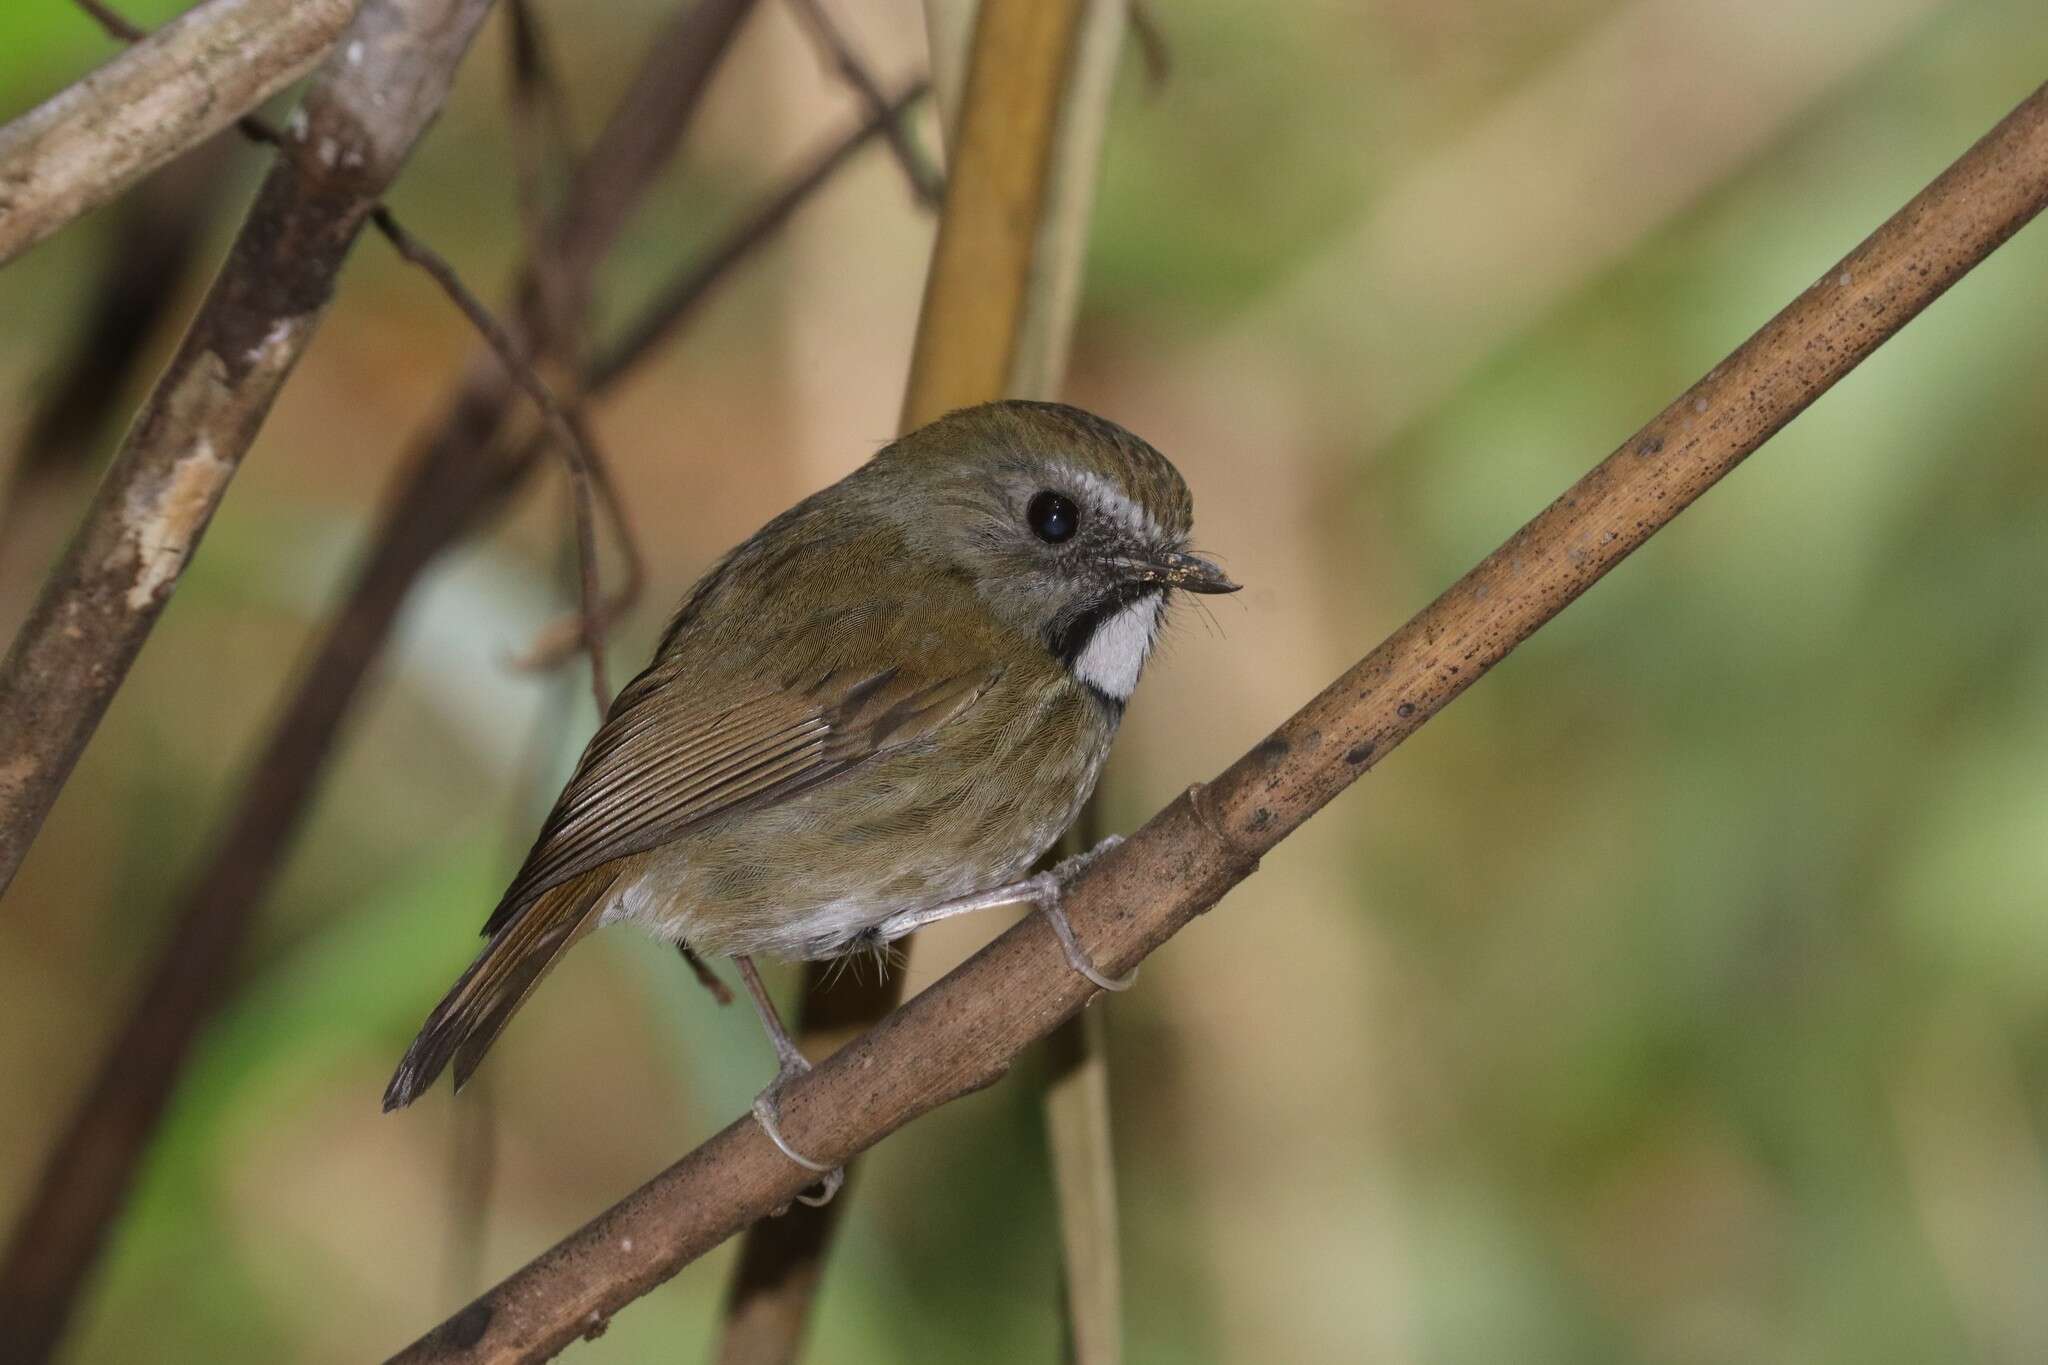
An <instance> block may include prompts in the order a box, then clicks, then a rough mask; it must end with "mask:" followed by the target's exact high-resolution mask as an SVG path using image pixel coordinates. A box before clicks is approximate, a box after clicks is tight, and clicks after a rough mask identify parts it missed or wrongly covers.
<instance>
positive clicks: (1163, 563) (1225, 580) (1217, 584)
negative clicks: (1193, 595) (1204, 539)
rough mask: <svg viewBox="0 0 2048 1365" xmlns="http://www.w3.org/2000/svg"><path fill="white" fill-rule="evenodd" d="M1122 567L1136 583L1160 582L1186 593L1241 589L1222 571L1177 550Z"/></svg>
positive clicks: (1205, 561)
mask: <svg viewBox="0 0 2048 1365" xmlns="http://www.w3.org/2000/svg"><path fill="white" fill-rule="evenodd" d="M1124 567H1125V568H1127V569H1128V570H1129V571H1130V574H1131V576H1132V577H1133V578H1135V579H1137V580H1138V581H1139V582H1140V583H1163V584H1165V585H1166V586H1167V587H1169V588H1180V589H1182V590H1183V591H1186V592H1201V593H1216V592H1236V591H1237V590H1238V588H1240V587H1241V586H1243V585H1242V584H1238V583H1233V582H1231V581H1230V579H1229V577H1228V576H1226V575H1225V574H1224V572H1223V570H1221V569H1219V568H1217V567H1216V566H1215V565H1214V564H1211V563H1210V562H1209V561H1208V560H1206V559H1203V558H1202V557H1201V556H1199V555H1189V554H1182V553H1180V552H1179V551H1178V550H1173V551H1169V552H1167V553H1164V554H1158V555H1154V556H1153V557H1152V558H1150V559H1148V560H1144V561H1142V562H1130V563H1127V564H1126V565H1125V566H1124Z"/></svg>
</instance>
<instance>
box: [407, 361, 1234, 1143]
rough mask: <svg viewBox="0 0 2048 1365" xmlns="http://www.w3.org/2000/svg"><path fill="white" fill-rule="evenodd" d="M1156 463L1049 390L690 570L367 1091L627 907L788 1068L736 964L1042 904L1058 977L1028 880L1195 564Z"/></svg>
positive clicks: (1092, 772) (463, 1050)
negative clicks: (472, 957) (524, 845)
mask: <svg viewBox="0 0 2048 1365" xmlns="http://www.w3.org/2000/svg"><path fill="white" fill-rule="evenodd" d="M1192 520H1193V504H1192V501H1191V499H1190V498H1189V496H1188V489H1187V485H1186V483H1185V482H1183V481H1182V479H1181V476H1180V474H1179V472H1178V471H1177V470H1175V469H1174V467H1173V466H1172V465H1171V464H1169V463H1168V462H1167V460H1166V457H1165V456H1163V455H1161V454H1160V453H1159V452H1158V451H1156V450H1154V449H1153V448H1152V447H1151V446H1149V445H1147V444H1146V443H1145V442H1144V441H1141V440H1139V439H1138V438H1137V437H1136V436H1133V435H1132V434H1131V433H1130V432H1128V431H1125V430H1124V429H1123V428H1122V427H1120V426H1117V425H1116V424H1115V423H1112V422H1108V421H1105V420H1104V419H1102V418H1100V417H1096V416H1093V415H1091V414H1089V413H1086V412H1083V411H1081V410H1080V409H1078V408H1073V407H1067V406H1064V405H1061V404H1057V403H1027V402H1005V403H991V404H987V405H985V406H982V407H976V408H968V409H965V410H963V411H959V412H955V413H952V414H951V415H949V416H947V417H943V418H941V419H940V420H938V421H936V422H933V423H932V424H931V425H929V426H926V427H923V428H921V429H920V430H918V431H915V432H913V433H911V434H910V435H908V436H905V437H903V438H902V439H901V440H898V441H896V442H895V443H894V444H892V445H890V446H888V447H887V448H886V449H884V450H883V451H882V452H881V453H880V454H878V455H876V456H875V457H874V458H873V459H872V460H870V461H868V462H867V463H866V464H865V465H863V466H861V467H860V468H859V469H857V470H855V471H854V472H853V473H852V474H850V475H848V476H847V477H846V478H844V479H842V480H840V481H839V482H838V483H836V484H834V485H832V486H831V487H829V488H826V489H824V490H823V491H821V492H818V493H815V494H813V495H812V496H810V497H809V498H806V499H805V500H804V501H802V502H800V503H798V504H797V505H796V506H795V507H793V508H791V509H790V510H789V511H787V512H784V513H783V514H782V515H781V516H779V517H777V518H776V519H775V520H773V521H771V522H770V523H768V525H767V526H765V527H763V528H762V529H761V530H760V531H758V532H756V533H755V534H754V536H753V537H752V538H751V539H749V540H748V541H746V543H744V544H742V545H741V546H740V547H739V548H738V549H736V550H734V551H733V552H732V553H731V554H729V555H727V556H726V557H725V559H724V560H723V561H722V562H721V563H719V564H718V566H717V567H716V568H714V569H712V570H711V572H710V573H709V574H707V575H705V577H704V579H703V580H702V581H701V582H699V583H698V584H697V586H696V587H695V588H694V589H692V590H691V592H690V594H689V596H688V597H687V598H686V599H685V600H684V602H683V606H682V609H681V610H680V611H679V612H678V613H677V614H676V617H675V620H674V622H673V623H672V624H671V625H670V626H669V628H668V631H667V633H666V634H665V635H663V637H662V639H661V644H660V646H659V647H658V648H657V649H656V650H655V654H654V661H653V663H651V664H650V665H649V666H648V668H647V670H646V671H645V672H643V673H642V674H640V676H639V677H637V678H635V679H634V680H633V682H632V683H631V684H630V685H629V686H627V688H626V689H625V690H624V691H623V692H621V693H620V694H619V697H618V700H617V701H615V702H614V703H613V704H612V707H611V710H610V712H609V714H607V715H606V717H605V720H604V723H603V725H602V726H600V727H599V729H598V731H597V733H596V735H595V736H593V737H592V739H591V741H590V745H589V747H588V748H586V749H585V750H584V753H583V757H582V760H581V761H580V762H579V763H578V764H577V767H576V771H575V774H574V776H572V777H571V778H570V779H569V784H568V786H567V787H566V788H565V789H564V790H563V792H562V795H561V797H560V798H559V799H558V800H557V801H556V802H555V807H554V810H553V811H552V812H551V813H550V814H549V815H548V818H547V822H546V823H545V825H543V826H542V828H541V832H540V836H539V838H538V839H536V840H535V842H534V845H533V851H532V852H531V853H529V854H528V855H527V857H526V862H525V865H524V866H522V867H521V868H520V870H519V875H518V876H517V877H515V878H514V879H513V881H512V885H511V887H510V888H509V889H508V890H507V891H506V892H505V895H504V899H502V900H501V901H499V902H498V908H497V909H496V910H495V911H494V912H493V913H492V915H491V917H490V919H489V921H488V922H487V923H486V924H485V925H484V933H485V935H487V936H488V938H489V940H490V941H489V943H488V944H487V945H486V946H485V947H484V950H483V951H482V953H480V954H479V955H478V956H477V958H476V961H475V962H473V963H472V964H471V965H470V967H469V970H467V971H466V972H464V973H463V974H462V977H461V979H460V980H459V981H457V982H456V983H455V986H454V988H453V989H452V990H450V991H449V992H448V995H447V997H446V998H445V999H443V1000H442V1001H441V1003H440V1004H439V1005H437V1006H435V1007H434V1011H433V1013H432V1014H431V1015H430V1016H428V1018H427V1022H426V1025H425V1027H423V1028H422V1029H421V1030H420V1034H419V1037H418V1038H417V1039H415V1040H414V1042H413V1044H412V1047H411V1048H410V1049H409V1050H408V1051H407V1052H406V1054H405V1058H404V1060H403V1061H401V1062H400V1063H399V1066H398V1072H397V1074H396V1075H394V1076H393V1077H392V1078H391V1085H390V1087H389V1088H388V1089H387V1090H386V1091H385V1094H384V1107H385V1108H386V1109H394V1108H397V1107H398V1106H400V1105H404V1104H409V1103H411V1102H412V1100H414V1099H415V1098H416V1097H418V1096H419V1094H420V1093H421V1092H422V1091H424V1090H425V1089H426V1088H427V1087H428V1086H429V1085H431V1084H432V1083H433V1081H434V1078H435V1077H436V1076H438V1075H439V1074H440V1073H441V1071H442V1069H443V1068H444V1067H446V1066H447V1065H448V1064H449V1062H450V1061H451V1060H452V1061H453V1062H454V1066H455V1084H456V1085H457V1086H458V1087H460V1086H461V1085H462V1083H463V1082H464V1081H465V1080H467V1079H468V1077H469V1075H470V1074H471V1073H472V1072H473V1071H474V1070H475V1069H476V1066H477V1063H478V1062H479V1061H481V1060H482V1058H483V1055H484V1052H485V1051H486V1050H487V1049H488V1048H489V1047H490V1045H491V1043H492V1041H493V1040H494V1039H496V1038H497V1036H498V1034H499V1032H500V1031H501V1030H502V1029H503V1028H504V1027H505V1023H506V1021H507V1020H508V1019H509V1018H510V1017H511V1016H512V1014H513V1012H514V1011H515V1010H517V1009H518V1008H519V1006H520V1004H521V1003H523V1002H524V1001H525V999H526V997H527V996H528V995H529V994H530V993H531V992H532V991H533V988H534V987H535V986H536V985H537V984H538V983H539V982H540V979H541V978H542V977H543V976H545V975H546V974H547V972H548V969H549V968H551V967H552V966H554V964H555V963H556V962H557V961H558V960H559V959H560V958H561V956H562V954H563V953H564V952H566V951H567V950H568V948H569V947H570V945H571V944H573V943H575V942H576V941H577V940H578V939H580V938H582V937H583V935H584V934H586V933H588V932H589V931H590V930H591V929H593V928H596V927H598V926H600V925H603V924H609V923H611V922H613V921H615V920H630V921H632V922H634V923H636V924H639V925H640V926H641V927H643V928H645V929H647V930H648V931H650V932H652V933H653V934H655V935H656V936H658V937H660V938H663V939H666V940H668V941H670V942H673V943H677V944H679V945H681V946H683V947H685V948H687V949H689V950H691V951H693V952H695V953H697V954H702V955H713V954H724V955H730V956H732V957H734V958H735V959H736V960H737V963H738V965H739V968H740V971H741V975H742V977H743V979H744V980H745V981H746V984H747V986H748V988H749V990H750V992H751V993H752V995H753V997H754V1000H755V1003H756V1006H757V1008H759V1009H760V1010H761V1014H762V1022H763V1024H764V1025H765V1026H766V1027H767V1029H768V1031H769V1035H770V1037H771V1039H772V1040H773V1041H774V1042H775V1045H776V1051H777V1053H778V1055H779V1057H780V1058H781V1060H782V1064H783V1065H782V1071H781V1072H780V1073H778V1077H777V1081H776V1084H775V1085H771V1086H770V1087H769V1089H768V1090H767V1091H764V1092H763V1098H762V1101H761V1102H759V1103H757V1105H756V1113H757V1114H758V1115H759V1116H760V1118H761V1122H762V1125H763V1127H765V1128H767V1129H768V1132H769V1135H770V1136H771V1137H773V1138H774V1139H775V1141H776V1143H777V1144H778V1145H779V1146H781V1147H782V1149H783V1151H784V1152H786V1153H788V1154H789V1155H790V1156H791V1157H792V1158H793V1159H795V1160H797V1161H799V1162H801V1163H802V1164H804V1165H806V1166H809V1167H811V1168H813V1169H818V1170H823V1169H824V1168H823V1167H821V1166H819V1165H818V1164H817V1163H815V1162H811V1161H809V1160H807V1159H806V1158H804V1157H802V1156H800V1155H799V1154H798V1153H796V1152H794V1151H792V1150H791V1149H790V1148H789V1146H788V1144H786V1143H784V1142H783V1141H782V1138H781V1135H780V1134H779V1133H778V1132H776V1130H775V1127H774V1110H773V1102H772V1101H773V1093H774V1090H775V1089H776V1086H777V1085H779V1084H780V1083H781V1081H782V1080H783V1079H784V1078H786V1076H787V1075H788V1074H789V1073H791V1072H795V1071H801V1070H802V1069H804V1063H803V1060H802V1057H801V1055H800V1054H798V1053H797V1051H796V1049H795V1047H794V1045H792V1044H791V1043H790V1042H789V1041H788V1038H787V1035H786V1034H785V1033H784V1032H783V1030H782V1026H781V1023H780V1021H779V1020H778V1019H777V1018H776V1015H775V1011H774V1007H773V1006H772V1004H770V1003H769V1001H768V998H767V996H766V994H765V992H764V991H763V990H762V989H761V986H760V978H759V976H758V974H757V973H756V972H755V971H754V968H753V963H752V961H751V957H752V955H754V954H757V953H765V954H768V955H770V956H772V957H778V958H784V959H812V958H822V957H829V956H833V955H836V954H840V953H845V952H848V951H850V950H855V949H860V948H867V947H875V946H879V945H881V944H885V943H887V942H889V941H890V940H892V939H894V938H897V937H900V936H901V935H903V934H906V933H908V932H909V931H910V930H911V929H913V928H915V927H917V926H918V925H921V924H925V923H929V922H931V921H932V920H935V919H940V918H943V917H946V916H948V915H952V914H958V913H961V912H963V911H966V910H973V909H980V908H983V907H985V906H992V905H999V904H1007V903H1011V902H1016V901H1022V900H1035V901H1037V902H1038V903H1039V904H1040V905H1041V906H1042V907H1043V908H1045V910H1046V911H1047V913H1048V914H1049V915H1051V916H1052V918H1053V923H1054V927H1055V929H1057V930H1060V931H1062V932H1061V933H1060V938H1061V942H1062V943H1063V945H1065V946H1066V948H1067V950H1068V955H1069V958H1070V959H1071V960H1073V962H1074V964H1075V966H1076V968H1077V969H1078V970H1081V971H1083V972H1085V973H1086V974H1088V975H1089V976H1090V978H1091V979H1093V980H1095V981H1097V982H1098V983H1100V984H1105V985H1109V984H1113V983H1109V982H1107V981H1105V980H1104V979H1103V978H1102V977H1101V976H1100V974H1099V973H1097V972H1096V971H1095V970H1094V968H1093V966H1092V964H1090V963H1089V961H1088V959H1087V957H1086V955H1085V954H1084V953H1082V952H1081V951H1080V949H1079V948H1078V947H1077V946H1076V945H1075V944H1074V941H1073V936H1072V931H1071V929H1070V928H1069V927H1068V926H1067V924H1066V921H1065V916H1064V914H1063V913H1062V912H1061V911H1060V910H1059V895H1058V887H1059V879H1057V878H1052V877H1045V876H1041V877H1038V878H1031V879H1028V880H1022V881H1020V880H1019V878H1020V877H1022V875H1023V874H1024V873H1025V872H1026V871H1027V869H1029V868H1030V867H1031V865H1032V864H1033V863H1034V862H1035V861H1037V860H1038V859H1039V858H1040V857H1041V856H1042V855H1043V854H1044V853H1045V852H1046V850H1047V849H1049V848H1050V847H1051V846H1052V844H1053V842H1054V841H1055V840H1056V839H1057V838H1058V837H1059V835H1060V833H1061V831H1063V830H1064V829H1066V827H1067V826H1068V824H1070V823H1071V822H1072V821H1073V819H1074V817H1075V815H1076V814H1078V813H1079V811H1080V809H1081V805H1082V803H1083V802H1084V801H1086V800H1087V799H1088V794H1089V793H1090V792H1091V791H1092V790H1093V789H1094V786H1095V779H1096V777H1097V775H1098V774H1099V773H1100V772H1101V771H1102V763H1103V760H1104V758H1105V757H1107V755H1108V753H1109V746H1110V741H1111V740H1112V739H1113V738H1114V737H1115V735H1116V730H1117V723H1118V722H1119V721H1120V720H1121V719H1122V717H1123V712H1124V704H1125V703H1126V702H1127V701H1128V700H1129V699H1130V695H1131V692H1132V690H1133V689H1134V688H1135V687H1136V686H1137V684H1138V674H1139V672H1140V671H1141V670H1142V669H1143V667H1144V664H1145V659H1146V656H1147V655H1148V654H1149V653H1150V652H1151V649H1152V644H1153V641H1154V640H1155V639H1156V638H1157V636H1158V633H1159V630H1160V625H1161V619H1162V614H1163V612H1164V609H1165V607H1166V604H1167V600H1168V598H1169V596H1170V594H1171V593H1172V592H1174V591H1175V590H1182V591H1187V592H1196V593H1220V592H1231V591H1234V590H1235V589H1236V587H1237V585H1236V584H1234V583H1232V582H1231V581H1230V580H1229V579H1228V578H1226V577H1224V575H1223V573H1222V572H1221V571H1220V570H1219V569H1218V568H1217V567H1216V566H1215V565H1213V564H1211V563H1209V562H1207V561H1206V560H1203V559H1199V558H1197V557H1195V556H1194V555H1192V554H1190V553H1188V551H1187V544H1188V534H1189V531H1190V529H1191V525H1192Z"/></svg>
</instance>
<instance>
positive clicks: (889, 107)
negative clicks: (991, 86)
mask: <svg viewBox="0 0 2048 1365" xmlns="http://www.w3.org/2000/svg"><path fill="white" fill-rule="evenodd" d="M790 6H791V8H793V9H794V10H796V13H797V17H798V18H799V19H801V20H802V21H803V26H804V31H805V32H807V33H809V34H810V35H811V40H812V41H813V42H814V43H816V44H817V47H818V55H819V56H820V58H822V59H823V60H824V61H825V62H826V63H827V64H829V65H830V66H831V67H832V69H833V70H834V71H836V72H838V73H839V78H840V79H841V80H843V81H845V82H846V84H847V85H848V86H849V87H851V88H852V90H853V93H854V94H856V95H858V96H860V101H861V103H862V104H863V105H864V106H866V108H867V112H868V116H869V117H870V118H874V119H879V120H881V125H882V135H883V136H884V137H886V138H887V139H888V140H889V151H890V153H891V154H892V155H894V156H895V158H896V164H897V165H899V166H901V167H902V168H903V178H904V179H905V180H908V181H909V182H910V188H911V190H912V191H913V192H914V193H915V194H916V195H917V197H918V200H919V201H920V202H921V203H923V204H924V206H925V207H926V208H931V209H935V208H937V207H939V205H940V204H941V203H943V202H944V201H945V198H946V182H945V180H944V178H943V177H941V176H940V174H939V172H938V170H937V168H935V167H934V166H933V165H932V163H931V161H930V159H929V158H927V157H926V156H925V154H924V152H923V150H922V149H920V148H919V147H918V145H917V142H916V140H915V139H914V138H913V137H912V136H911V132H910V127H909V125H908V124H907V123H906V122H905V121H904V118H903V110H902V108H901V107H900V106H899V105H897V104H896V103H895V102H893V101H891V100H890V99H889V97H888V96H886V95H884V94H883V93H882V86H881V82H879V81H877V80H876V79H875V73H874V72H872V71H870V70H869V69H868V64H867V63H866V62H864V61H862V60H861V58H860V54H859V53H857V52H855V51H854V50H853V44H852V43H851V42H849V41H848V40H847V37H846V35H845V34H844V33H842V32H840V29H839V25H838V24H836V23H834V22H833V20H832V16H831V15H829V14H827V13H826V12H825V5H824V0H790Z"/></svg>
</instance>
